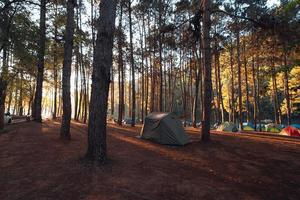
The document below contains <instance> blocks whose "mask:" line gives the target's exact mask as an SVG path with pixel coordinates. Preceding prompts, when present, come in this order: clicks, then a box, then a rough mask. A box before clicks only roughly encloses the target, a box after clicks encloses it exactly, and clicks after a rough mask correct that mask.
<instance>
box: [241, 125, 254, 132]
mask: <svg viewBox="0 0 300 200" xmlns="http://www.w3.org/2000/svg"><path fill="white" fill-rule="evenodd" d="M243 130H244V131H254V128H252V127H251V126H250V125H245V126H243Z"/></svg>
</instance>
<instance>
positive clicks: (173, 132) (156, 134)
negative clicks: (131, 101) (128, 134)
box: [141, 112, 189, 145]
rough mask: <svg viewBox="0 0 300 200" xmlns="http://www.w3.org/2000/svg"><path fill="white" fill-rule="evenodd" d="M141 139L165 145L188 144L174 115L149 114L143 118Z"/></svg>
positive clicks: (185, 135)
mask: <svg viewBox="0 0 300 200" xmlns="http://www.w3.org/2000/svg"><path fill="white" fill-rule="evenodd" d="M141 138H143V139H147V140H151V141H154V142H157V143H160V144H167V145H185V144H187V143H188V142H189V137H188V136H187V134H186V133H185V131H184V129H183V127H182V124H181V122H180V120H179V119H178V118H177V117H176V115H174V114H172V113H162V112H153V113H150V114H149V115H148V116H147V117H146V118H145V123H144V125H143V128H142V131H141Z"/></svg>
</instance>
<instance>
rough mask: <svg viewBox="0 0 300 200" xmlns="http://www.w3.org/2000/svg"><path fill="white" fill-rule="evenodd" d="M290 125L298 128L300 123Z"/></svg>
mask: <svg viewBox="0 0 300 200" xmlns="http://www.w3.org/2000/svg"><path fill="white" fill-rule="evenodd" d="M291 126H292V127H294V128H296V129H299V130H300V124H291Z"/></svg>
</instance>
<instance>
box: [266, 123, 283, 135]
mask: <svg viewBox="0 0 300 200" xmlns="http://www.w3.org/2000/svg"><path fill="white" fill-rule="evenodd" d="M265 128H266V131H267V132H272V133H279V132H280V131H281V128H280V126H279V125H276V124H273V123H271V124H267V125H266V126H265Z"/></svg>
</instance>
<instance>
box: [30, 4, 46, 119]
mask: <svg viewBox="0 0 300 200" xmlns="http://www.w3.org/2000/svg"><path fill="white" fill-rule="evenodd" d="M39 37H40V38H39V45H38V46H39V49H38V55H37V57H38V62H37V78H36V89H35V99H34V106H33V111H32V115H33V116H32V117H33V118H34V120H35V121H37V122H42V97H43V79H44V59H45V58H44V57H45V43H46V0H41V10H40V30H39Z"/></svg>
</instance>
